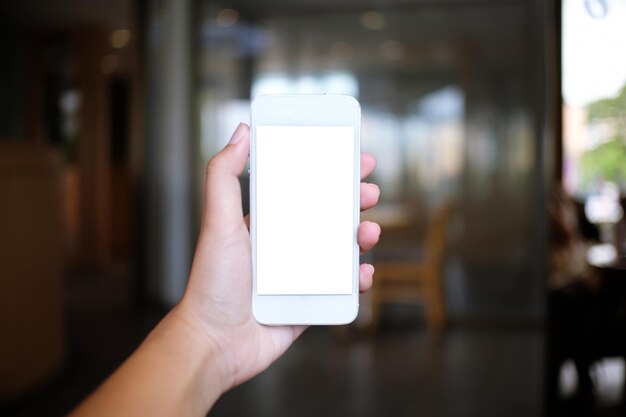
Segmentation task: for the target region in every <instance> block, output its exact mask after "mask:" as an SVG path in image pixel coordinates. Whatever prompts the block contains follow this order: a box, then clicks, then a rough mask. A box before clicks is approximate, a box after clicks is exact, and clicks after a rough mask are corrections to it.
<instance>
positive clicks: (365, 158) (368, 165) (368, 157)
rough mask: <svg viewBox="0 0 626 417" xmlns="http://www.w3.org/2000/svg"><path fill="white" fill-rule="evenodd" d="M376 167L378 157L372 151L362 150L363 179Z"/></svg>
mask: <svg viewBox="0 0 626 417" xmlns="http://www.w3.org/2000/svg"><path fill="white" fill-rule="evenodd" d="M374 168H376V157H374V155H372V154H371V153H367V152H361V179H365V178H366V177H368V176H369V175H370V174H371V173H372V172H374Z"/></svg>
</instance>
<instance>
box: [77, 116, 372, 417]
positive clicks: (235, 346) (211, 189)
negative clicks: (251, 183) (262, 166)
mask: <svg viewBox="0 0 626 417" xmlns="http://www.w3.org/2000/svg"><path fill="white" fill-rule="evenodd" d="M249 140H250V138H249V128H248V126H247V125H245V124H240V125H239V126H238V127H237V129H236V130H235V132H234V133H233V136H232V138H231V140H230V142H229V144H228V145H226V146H225V147H224V149H222V150H221V151H220V152H219V153H218V154H217V155H215V156H214V157H213V158H212V159H211V161H209V163H208V166H207V171H206V183H205V203H204V213H203V217H202V225H201V231H200V236H199V239H198V243H197V246H196V253H195V255H194V259H193V263H192V267H191V273H190V276H189V282H188V285H187V289H186V291H185V294H184V295H183V298H182V300H181V301H180V302H179V303H178V305H176V306H175V307H174V308H173V309H172V310H171V311H170V312H169V314H168V315H167V316H166V317H165V318H164V319H163V320H162V321H161V322H160V323H159V324H158V325H157V326H156V328H155V329H154V330H153V331H152V332H151V333H150V334H149V335H148V337H147V338H146V339H145V340H144V342H143V343H142V344H141V345H140V346H139V348H138V349H137V350H136V351H135V352H134V353H133V354H132V355H131V356H130V357H129V358H128V359H127V360H126V362H125V363H124V364H122V366H121V367H120V368H119V369H118V370H117V371H116V372H115V373H114V374H113V375H112V376H110V377H109V378H108V379H107V380H106V381H105V382H104V383H103V384H102V385H101V386H100V387H99V388H98V389H97V390H96V391H95V392H94V393H93V394H92V395H91V396H90V397H89V398H87V400H85V401H84V402H83V403H82V404H81V405H79V406H78V408H77V409H76V410H74V412H73V414H72V415H74V416H90V417H93V416H100V415H115V416H124V415H132V416H135V415H151V416H159V415H163V416H165V415H167V416H171V415H185V416H194V415H195V416H204V415H206V413H207V412H208V411H209V410H210V408H211V407H212V405H213V404H214V403H215V401H216V400H217V399H218V398H219V396H220V395H221V394H222V393H224V392H225V391H227V390H229V389H231V388H233V387H235V386H237V385H239V384H241V383H243V382H245V381H246V380H248V379H250V378H252V377H253V376H255V375H257V374H258V373H260V372H262V371H263V370H264V369H266V368H267V367H268V366H269V365H270V364H271V363H272V362H274V361H275V360H276V359H277V358H278V357H280V356H281V355H282V354H283V353H284V352H285V351H286V350H287V348H288V347H289V346H290V345H291V344H292V343H293V342H294V341H295V340H296V338H297V337H298V336H299V335H300V334H301V333H302V332H303V331H304V330H305V328H306V326H276V327H268V326H264V325H261V324H259V323H257V322H256V321H255V319H254V318H253V316H252V308H251V300H252V261H251V252H250V234H249V231H248V228H247V224H246V223H247V222H246V219H245V218H244V216H243V213H242V207H241V188H240V185H239V179H238V176H239V175H240V174H241V172H242V171H243V169H244V167H245V164H246V160H247V158H248V153H249V149H250V142H249ZM375 165H376V161H375V159H374V157H373V156H371V155H368V154H363V155H362V157H361V174H362V178H364V177H366V176H368V175H369V174H371V173H372V171H373V170H374V167H375ZM311 192H312V193H313V190H312V191H311ZM378 196H379V189H378V187H377V186H375V185H374V184H367V183H362V184H361V209H362V210H366V209H368V208H370V207H372V206H374V205H375V204H376V203H377V201H378ZM311 197H312V198H324V196H323V195H312V196H311ZM357 235H358V236H357V238H358V242H359V246H360V247H361V250H362V251H367V250H369V249H371V248H372V247H373V246H374V245H375V244H376V243H377V242H378V237H379V235H380V227H379V226H378V225H377V224H376V223H372V222H363V223H361V224H360V225H359V229H358V233H357ZM373 273H374V268H373V266H372V265H369V264H362V265H361V266H360V270H359V288H360V291H361V292H363V291H366V290H368V289H369V288H370V287H371V285H372V277H373Z"/></svg>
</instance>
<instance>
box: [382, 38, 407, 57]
mask: <svg viewBox="0 0 626 417" xmlns="http://www.w3.org/2000/svg"><path fill="white" fill-rule="evenodd" d="M380 53H381V54H382V55H383V56H384V57H385V58H387V59H389V60H391V61H397V60H399V59H402V58H404V55H405V53H406V48H405V47H404V45H403V44H402V42H400V41H397V40H395V39H390V40H388V41H385V42H383V43H381V44H380Z"/></svg>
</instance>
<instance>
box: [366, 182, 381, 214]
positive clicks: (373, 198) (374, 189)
mask: <svg viewBox="0 0 626 417" xmlns="http://www.w3.org/2000/svg"><path fill="white" fill-rule="evenodd" d="M379 197H380V188H378V185H376V184H370V183H367V182H362V183H361V211H365V210H367V209H369V208H372V207H374V206H375V205H376V204H377V203H378V198H379Z"/></svg>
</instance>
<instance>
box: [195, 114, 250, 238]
mask: <svg viewBox="0 0 626 417" xmlns="http://www.w3.org/2000/svg"><path fill="white" fill-rule="evenodd" d="M249 149H250V130H249V128H248V126H247V125H245V124H243V123H241V124H240V125H239V126H238V127H237V129H236V130H235V132H234V133H233V136H232V138H231V140H230V142H229V143H228V145H226V146H225V147H224V148H223V149H222V150H221V151H220V152H218V153H217V154H216V155H215V156H214V157H213V158H211V160H210V161H209V163H208V164H207V169H206V180H205V181H206V182H205V198H204V213H203V220H202V222H203V226H209V227H213V226H214V227H216V228H218V229H222V230H232V229H231V227H238V226H239V225H241V222H242V218H243V213H242V210H241V187H240V185H239V175H241V172H242V171H243V169H244V167H245V165H246V161H247V159H248V151H249Z"/></svg>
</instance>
